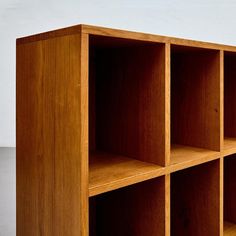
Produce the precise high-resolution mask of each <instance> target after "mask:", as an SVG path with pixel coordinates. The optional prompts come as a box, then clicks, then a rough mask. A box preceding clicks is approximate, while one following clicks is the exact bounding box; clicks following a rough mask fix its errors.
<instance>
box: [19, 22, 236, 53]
mask: <svg viewBox="0 0 236 236" xmlns="http://www.w3.org/2000/svg"><path fill="white" fill-rule="evenodd" d="M80 32H82V33H85V34H90V35H98V36H108V37H117V38H124V39H133V40H142V41H148V42H159V43H170V44H173V45H180V46H188V47H197V48H205V49H215V50H225V51H231V52H236V47H235V46H228V45H223V44H216V43H210V42H202V41H195V40H188V39H180V38H174V37H168V36H160V35H154V34H147V33H140V32H132V31H127V30H120V29H111V28H105V27H98V26H92V25H83V24H80V25H75V26H71V27H67V28H62V29H57V30H53V31H48V32H44V33H40V34H35V35H31V36H27V37H22V38H18V39H17V44H22V43H30V42H34V41H40V40H46V39H49V38H54V37H60V36H65V35H71V34H78V33H80Z"/></svg>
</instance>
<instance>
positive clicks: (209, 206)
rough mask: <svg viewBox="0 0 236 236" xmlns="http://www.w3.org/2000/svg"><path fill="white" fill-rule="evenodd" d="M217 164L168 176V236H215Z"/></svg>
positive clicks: (217, 232) (200, 166)
mask: <svg viewBox="0 0 236 236" xmlns="http://www.w3.org/2000/svg"><path fill="white" fill-rule="evenodd" d="M219 165H220V162H219V160H215V161H212V162H208V163H204V164H201V165H198V166H195V167H191V168H188V169H186V170H182V171H179V172H175V173H173V174H171V235H172V236H179V235H188V236H209V235H219V230H220V229H219V219H220V210H219V206H220V194H219V193H220V176H219V175H220V166H219Z"/></svg>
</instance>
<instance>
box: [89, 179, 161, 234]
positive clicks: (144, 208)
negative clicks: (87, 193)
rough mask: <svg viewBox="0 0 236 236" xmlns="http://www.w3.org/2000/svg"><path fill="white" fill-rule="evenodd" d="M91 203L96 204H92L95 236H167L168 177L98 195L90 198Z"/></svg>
mask: <svg viewBox="0 0 236 236" xmlns="http://www.w3.org/2000/svg"><path fill="white" fill-rule="evenodd" d="M91 200H92V201H95V202H93V203H92V204H91V205H90V207H91V208H90V212H91V219H93V222H91V224H90V232H91V236H96V235H103V236H108V235H109V236H110V235H112V236H120V235H132V236H146V235H149V236H156V235H160V236H164V235H165V177H164V176H161V177H158V178H156V179H153V180H148V181H145V182H142V183H138V184H134V185H131V186H128V187H125V188H121V189H118V190H115V191H111V192H108V193H105V194H101V195H98V196H96V197H95V198H90V203H91ZM92 207H93V208H95V209H92ZM92 213H95V214H96V219H94V218H93V215H92ZM92 232H93V234H92Z"/></svg>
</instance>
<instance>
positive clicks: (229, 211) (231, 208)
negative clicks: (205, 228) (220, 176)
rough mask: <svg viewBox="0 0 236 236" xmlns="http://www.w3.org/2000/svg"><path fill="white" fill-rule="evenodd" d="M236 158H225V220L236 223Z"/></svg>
mask: <svg viewBox="0 0 236 236" xmlns="http://www.w3.org/2000/svg"><path fill="white" fill-rule="evenodd" d="M235 173H236V156H235V155H231V156H227V157H225V158H224V220H226V221H230V222H233V223H236V204H235V199H236V174H235Z"/></svg>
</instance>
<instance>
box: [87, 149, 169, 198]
mask: <svg viewBox="0 0 236 236" xmlns="http://www.w3.org/2000/svg"><path fill="white" fill-rule="evenodd" d="M90 160H91V161H90V163H89V171H90V172H89V196H90V197H91V196H94V195H98V194H101V193H104V192H108V191H111V190H114V189H118V188H121V187H125V186H128V185H131V184H135V183H138V182H142V181H145V180H148V179H152V178H155V177H158V176H161V175H164V174H165V169H164V168H163V167H161V166H158V165H154V164H150V163H147V162H142V161H138V160H135V159H131V158H127V157H124V156H118V155H114V154H108V153H94V154H91V155H90Z"/></svg>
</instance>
